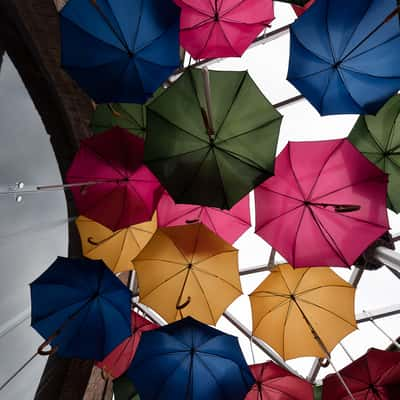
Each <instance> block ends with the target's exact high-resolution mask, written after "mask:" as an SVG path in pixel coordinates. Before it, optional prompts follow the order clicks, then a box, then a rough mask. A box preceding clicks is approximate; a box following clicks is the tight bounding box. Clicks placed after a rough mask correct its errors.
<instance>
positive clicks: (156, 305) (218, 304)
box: [133, 224, 242, 325]
mask: <svg viewBox="0 0 400 400" xmlns="http://www.w3.org/2000/svg"><path fill="white" fill-rule="evenodd" d="M133 263H134V267H135V270H136V273H137V278H138V284H139V296H140V302H141V303H143V304H146V305H147V306H149V307H151V308H152V309H154V310H155V311H156V312H158V313H159V314H160V315H161V316H162V317H163V318H164V319H165V320H166V321H167V322H173V321H176V320H178V319H181V318H184V317H186V316H189V315H190V316H192V317H194V318H196V319H198V320H199V321H202V322H204V323H206V324H214V325H215V324H216V323H217V321H218V319H219V317H220V316H221V314H222V313H223V312H224V311H225V309H226V308H227V307H228V306H229V305H230V304H231V303H232V302H233V301H234V300H235V299H236V298H237V297H238V296H240V295H241V294H242V288H241V284H240V277H239V270H238V250H237V249H235V248H234V247H232V246H231V245H230V244H229V243H227V242H225V241H224V240H223V239H221V238H219V237H218V236H217V235H215V234H214V233H213V232H211V231H210V230H209V229H207V228H206V227H205V226H204V225H202V224H191V225H184V226H174V227H168V228H160V229H158V230H157V232H156V233H155V234H154V236H153V237H152V239H151V240H150V242H149V243H148V244H147V245H146V247H145V248H144V249H143V250H142V251H141V253H140V254H139V255H138V256H137V257H136V258H135V260H134V261H133Z"/></svg>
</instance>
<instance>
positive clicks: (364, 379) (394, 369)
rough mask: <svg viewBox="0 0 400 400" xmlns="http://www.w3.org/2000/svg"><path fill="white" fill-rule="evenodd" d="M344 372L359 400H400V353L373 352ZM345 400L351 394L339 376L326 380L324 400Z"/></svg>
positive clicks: (371, 350)
mask: <svg viewBox="0 0 400 400" xmlns="http://www.w3.org/2000/svg"><path fill="white" fill-rule="evenodd" d="M340 372H341V375H342V376H343V379H344V380H345V381H346V383H347V385H348V387H349V388H350V390H351V391H352V393H353V396H354V398H355V399H356V400H395V399H400V353H395V352H389V351H382V350H377V349H369V350H368V352H367V353H366V354H365V355H363V356H362V357H360V358H359V359H357V360H356V361H354V362H353V363H351V364H350V365H348V366H347V367H345V368H343V369H342V370H341V371H340ZM345 399H348V396H347V393H346V392H345V391H344V389H343V387H342V386H341V385H340V383H339V382H338V379H337V376H336V375H328V376H327V377H325V379H324V382H323V385H322V400H345Z"/></svg>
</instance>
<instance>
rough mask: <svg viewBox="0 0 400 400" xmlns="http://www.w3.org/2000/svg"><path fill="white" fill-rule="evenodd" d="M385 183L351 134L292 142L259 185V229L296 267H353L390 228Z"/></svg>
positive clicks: (384, 177)
mask: <svg viewBox="0 0 400 400" xmlns="http://www.w3.org/2000/svg"><path fill="white" fill-rule="evenodd" d="M386 188H387V176H386V174H385V173H383V172H382V171H381V170H380V169H379V168H377V167H376V166H375V165H373V164H372V163H371V162H370V161H369V160H368V159H366V158H365V157H364V156H363V155H362V154H361V153H360V152H359V151H358V150H357V149H356V148H355V147H354V146H353V145H352V144H351V143H350V142H349V141H348V140H346V139H337V140H326V141H316V142H289V144H288V145H287V146H286V147H285V149H284V150H283V151H282V152H281V154H279V156H278V158H277V161H276V168H275V176H274V177H272V178H270V179H269V180H267V181H266V182H264V183H263V184H262V185H260V186H259V187H258V188H257V189H256V190H255V202H256V233H257V234H258V235H260V236H261V237H262V238H263V239H264V240H266V241H267V242H268V243H269V244H270V245H271V246H272V247H273V248H274V249H276V250H277V251H279V252H280V253H281V254H282V255H283V256H284V257H285V259H286V260H287V261H288V262H289V263H290V264H292V265H293V266H295V267H299V266H314V265H333V266H350V265H352V264H353V263H354V261H355V260H356V259H357V257H358V256H359V255H360V254H361V253H362V252H363V251H364V250H365V249H366V248H367V247H368V246H369V245H370V244H371V243H372V242H374V241H375V240H376V239H378V238H379V237H380V236H382V235H383V234H384V233H385V232H386V231H387V230H388V229H389V226H388V219H387V211H386V202H385V200H386Z"/></svg>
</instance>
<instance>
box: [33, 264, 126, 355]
mask: <svg viewBox="0 0 400 400" xmlns="http://www.w3.org/2000/svg"><path fill="white" fill-rule="evenodd" d="M30 288H31V303H32V312H31V318H32V322H31V325H32V327H33V328H34V329H35V330H36V331H37V332H38V333H39V334H40V335H41V336H43V337H44V338H45V339H50V340H51V344H52V345H53V348H54V346H55V347H56V348H57V353H58V354H59V355H60V356H62V357H77V358H83V359H90V360H102V359H103V358H104V357H105V356H106V355H107V354H109V353H110V352H111V351H112V350H113V349H114V348H115V347H116V346H117V345H119V344H120V343H121V342H122V341H123V340H124V339H126V338H127V337H128V336H129V335H130V334H131V329H130V309H131V292H130V290H129V289H128V288H127V287H126V286H125V285H124V284H123V283H122V282H121V281H120V280H119V279H118V278H117V277H115V275H114V274H113V273H112V272H111V271H110V270H109V269H108V268H107V267H106V266H105V264H104V263H103V262H102V261H93V260H89V259H71V258H64V257H58V258H57V259H56V261H54V263H53V264H52V265H51V266H50V267H49V268H48V269H47V270H46V271H45V272H43V274H42V275H40V276H39V278H37V279H36V280H35V281H33V282H32V283H31V285H30Z"/></svg>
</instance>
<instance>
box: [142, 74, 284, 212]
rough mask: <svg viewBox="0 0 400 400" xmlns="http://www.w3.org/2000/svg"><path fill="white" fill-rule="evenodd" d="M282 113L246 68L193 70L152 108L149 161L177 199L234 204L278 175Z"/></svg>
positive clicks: (224, 206)
mask: <svg viewBox="0 0 400 400" xmlns="http://www.w3.org/2000/svg"><path fill="white" fill-rule="evenodd" d="M176 104H179V107H177V106H176ZM281 120H282V116H281V115H280V114H279V113H278V111H276V110H275V109H274V107H273V106H272V105H271V104H270V103H269V102H268V100H267V99H266V98H265V97H264V96H263V94H262V93H261V91H260V90H259V89H258V87H257V86H256V85H255V83H254V82H253V80H252V79H251V78H250V76H249V74H248V73H247V72H223V71H210V72H209V74H208V71H205V70H203V76H202V71H201V70H195V69H189V70H188V71H186V72H185V73H184V74H183V75H182V76H181V77H180V78H179V79H178V80H177V81H176V82H175V83H174V84H173V85H172V86H171V87H170V88H169V89H168V90H166V91H165V92H164V93H163V94H161V95H160V96H159V97H158V98H157V99H155V100H154V101H153V102H152V103H151V104H150V105H149V106H148V108H147V135H146V142H145V155H144V159H145V163H146V164H147V165H148V166H149V168H150V169H151V170H152V171H153V172H154V174H155V175H156V176H157V177H158V179H159V180H160V182H161V183H162V185H163V186H164V187H165V188H166V190H167V191H168V193H169V194H170V195H171V196H172V198H173V199H174V201H175V202H176V203H184V204H199V205H203V206H209V207H218V208H221V209H230V208H231V207H232V206H233V205H235V203H237V202H238V201H239V200H240V199H241V198H242V197H244V196H245V195H246V194H247V193H249V192H250V191H251V190H252V189H253V188H254V187H255V186H257V185H258V184H260V183H261V182H262V181H263V180H265V179H266V178H268V177H269V176H271V175H272V174H273V167H274V160H275V151H276V144H277V140H278V135H279V128H280V124H281Z"/></svg>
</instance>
